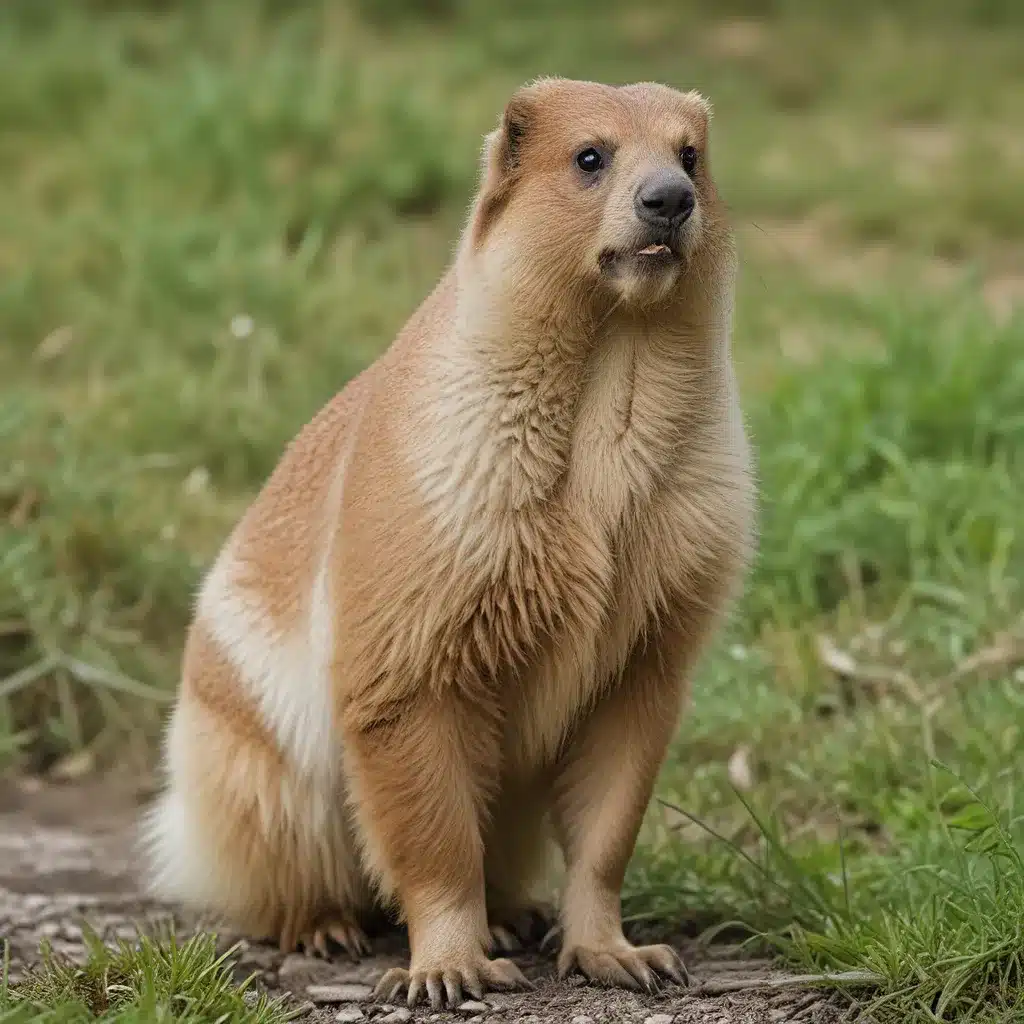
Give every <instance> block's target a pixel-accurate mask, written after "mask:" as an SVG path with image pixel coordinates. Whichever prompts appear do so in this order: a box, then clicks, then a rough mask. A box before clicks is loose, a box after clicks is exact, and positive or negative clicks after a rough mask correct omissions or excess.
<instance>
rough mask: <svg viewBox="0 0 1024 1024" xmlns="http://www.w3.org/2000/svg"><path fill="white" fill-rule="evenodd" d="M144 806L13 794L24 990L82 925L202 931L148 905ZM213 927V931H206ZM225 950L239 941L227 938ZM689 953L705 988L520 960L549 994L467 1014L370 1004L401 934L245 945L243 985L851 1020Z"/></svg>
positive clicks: (703, 1016)
mask: <svg viewBox="0 0 1024 1024" xmlns="http://www.w3.org/2000/svg"><path fill="white" fill-rule="evenodd" d="M139 799H140V798H139V797H138V795H137V794H136V793H134V792H132V791H131V790H130V789H128V788H127V787H124V786H122V787H120V788H119V787H117V786H115V785H112V784H110V783H107V782H104V783H103V784H102V785H101V784H97V783H89V784H83V783H76V784H72V785H63V786H52V785H47V784H41V783H38V782H34V781H28V782H26V781H24V780H20V781H13V782H12V781H2V780H0V939H4V938H6V939H8V940H9V943H10V948H11V968H12V977H13V980H16V979H17V978H18V976H19V975H20V973H21V972H23V971H24V970H25V968H26V966H28V965H29V964H30V963H31V962H32V961H33V959H34V958H35V957H36V956H37V954H38V949H39V944H40V942H41V941H42V940H43V939H44V938H45V939H48V940H49V941H50V943H51V944H52V945H53V947H54V949H55V950H56V951H58V952H61V953H65V954H67V955H69V956H71V957H76V956H80V955H81V954H82V952H83V942H82V931H81V923H82V922H83V921H86V922H88V923H89V924H90V925H91V926H92V927H93V928H94V929H95V930H96V931H97V932H98V933H99V934H101V935H103V936H104V937H106V938H110V939H113V938H114V937H116V936H120V937H122V938H131V937H133V936H134V935H135V934H136V930H137V928H139V927H143V928H146V927H154V926H159V925H162V924H167V923H170V922H173V923H174V925H175V927H176V928H177V929H178V931H179V934H181V933H182V932H183V931H184V930H187V929H193V928H197V927H202V926H203V922H198V921H195V920H191V921H190V920H185V919H184V918H182V917H181V916H180V915H175V914H174V913H173V912H172V911H170V910H169V909H168V908H166V907H161V906H159V905H156V904H153V903H152V902H149V901H147V900H146V899H145V898H143V897H142V896H141V895H140V893H139V886H138V882H137V879H136V878H135V875H134V868H135V859H134V856H133V847H132V836H133V826H134V823H135V821H136V820H137V815H138V805H139ZM207 924H209V922H207ZM221 935H222V939H223V941H224V942H225V944H228V943H232V942H234V941H236V938H237V937H235V936H231V935H229V934H225V933H221ZM676 945H677V946H678V948H679V949H680V951H681V952H682V954H683V956H684V959H685V960H686V961H687V964H688V966H689V968H690V971H691V974H692V976H693V980H692V984H691V986H690V988H689V989H683V988H675V987H672V988H666V989H665V990H663V991H662V992H661V993H659V994H657V995H639V994H634V993H632V992H620V991H609V990H603V989H600V988H595V987H592V986H589V985H587V984H585V983H584V982H583V981H582V979H573V980H571V981H568V982H558V981H557V980H556V979H555V978H554V977H553V965H552V963H551V960H550V958H547V957H543V956H541V955H540V954H539V953H536V952H527V953H525V954H523V955H522V956H521V957H517V960H518V962H519V964H520V966H521V967H522V968H523V970H524V972H525V973H526V974H527V975H528V976H529V977H530V978H531V979H532V980H533V981H534V982H535V984H536V988H535V989H534V990H533V991H531V992H527V993H521V994H500V995H488V996H487V997H486V1000H485V1002H484V1003H476V1002H470V1003H467V1004H465V1005H464V1006H463V1007H460V1008H459V1010H458V1011H457V1012H452V1013H441V1014H438V1013H435V1012H433V1011H431V1010H430V1009H425V1008H420V1009H419V1010H417V1011H416V1012H415V1013H413V1014H410V1013H409V1011H407V1010H406V1009H405V1008H404V1007H388V1006H382V1005H380V1004H377V1003H373V1002H371V1001H370V998H369V993H370V986H372V985H373V983H374V982H375V981H376V980H377V978H378V977H380V975H381V974H382V973H383V972H384V971H385V970H387V969H388V968H389V967H392V966H395V965H397V964H400V963H402V962H404V961H405V959H406V957H407V949H406V947H405V944H404V938H403V936H402V935H401V934H400V933H397V932H396V933H394V934H388V935H383V936H378V937H377V938H376V939H375V941H374V949H375V952H374V955H373V956H371V957H368V958H366V959H364V960H363V961H362V962H361V963H358V964H356V963H351V962H349V961H348V960H346V959H339V960H337V961H332V962H328V961H324V960H316V959H311V958H307V957H305V956H301V955H291V956H282V955H281V954H279V953H278V952H277V951H276V950H275V949H272V948H270V947H268V946H264V945H260V944H256V943H248V942H244V941H243V942H242V946H241V950H240V954H239V957H240V959H239V964H238V971H239V974H240V975H241V976H247V975H249V974H252V973H253V972H255V973H256V974H257V975H258V977H259V982H260V984H262V985H263V986H264V987H265V988H266V989H267V990H269V991H270V992H272V993H274V994H278V993H282V992H288V993H290V998H292V999H294V1000H295V1002H296V1003H297V1004H298V1005H301V1006H302V1007H304V1010H303V1014H302V1016H301V1017H300V1018H299V1019H301V1020H304V1021H307V1022H310V1024H312V1022H321V1021H324V1022H326V1021H359V1020H367V1021H369V1020H371V1019H372V1020H373V1022H374V1024H384V1022H386V1024H396V1022H401V1021H420V1020H437V1021H454V1020H462V1021H467V1022H475V1024H477V1022H483V1021H488V1022H493V1024H505V1022H508V1024H512V1022H524V1024H525V1022H529V1024H563V1022H564V1024H600V1022H604V1021H635V1022H637V1024H691V1022H697V1021H700V1022H702V1024H705V1022H706V1024H763V1022H778V1021H801V1022H810V1024H826V1022H835V1021H838V1020H840V1019H841V1018H842V1017H844V1016H845V1014H846V1007H845V1005H844V1003H843V1002H842V1001H841V1000H840V999H839V996H838V994H835V995H831V996H830V994H829V993H828V992H820V991H815V990H813V989H810V988H808V987H807V986H806V985H803V984H800V983H799V981H798V979H795V978H793V977H791V976H787V975H785V974H783V973H781V972H779V971H776V970H774V969H773V968H772V967H771V965H770V964H768V963H766V962H763V961H753V960H749V959H746V960H744V959H739V958H737V957H736V955H735V950H733V949H730V948H728V947H722V948H718V949H713V950H712V951H710V952H708V951H704V952H703V953H698V951H696V950H695V949H693V948H688V946H687V944H686V943H685V942H682V941H680V942H677V943H676Z"/></svg>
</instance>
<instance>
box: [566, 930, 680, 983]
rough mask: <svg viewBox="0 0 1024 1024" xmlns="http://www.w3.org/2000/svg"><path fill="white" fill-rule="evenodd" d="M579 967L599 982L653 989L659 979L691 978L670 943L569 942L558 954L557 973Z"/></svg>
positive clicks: (591, 978)
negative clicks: (639, 944) (653, 944)
mask: <svg viewBox="0 0 1024 1024" xmlns="http://www.w3.org/2000/svg"><path fill="white" fill-rule="evenodd" d="M573 970H579V971H580V972H581V973H582V974H585V975H586V976H587V977H588V978H589V979H590V980H591V981H593V982H596V983H597V984H599V985H608V986H618V987H620V988H632V989H645V990H646V991H648V992H653V991H655V990H656V989H657V988H658V984H659V979H660V978H662V977H665V978H670V979H671V980H672V981H674V982H676V984H678V985H688V984H689V981H690V978H689V974H688V973H687V971H686V966H685V965H684V964H683V961H682V960H681V959H680V956H679V954H678V953H677V952H676V951H675V950H674V949H673V948H672V947H671V946H663V945H658V946H633V945H631V944H630V943H629V942H627V941H626V939H625V938H624V937H623V938H620V939H619V940H618V941H614V942H608V943H586V944H582V943H576V944H574V943H569V942H567V943H566V944H565V945H564V946H563V947H562V951H561V953H560V954H559V956H558V975H559V977H560V978H564V977H566V975H568V974H570V973H571V972H572V971H573Z"/></svg>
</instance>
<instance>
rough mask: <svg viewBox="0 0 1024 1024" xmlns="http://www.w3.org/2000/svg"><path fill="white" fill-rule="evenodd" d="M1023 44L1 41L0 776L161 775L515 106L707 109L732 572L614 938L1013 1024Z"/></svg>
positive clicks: (899, 1012)
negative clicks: (269, 552) (272, 474)
mask: <svg viewBox="0 0 1024 1024" xmlns="http://www.w3.org/2000/svg"><path fill="white" fill-rule="evenodd" d="M1021 10H1022V8H1021V7H1020V5H1019V4H1015V3H1011V2H1003V0H986V2H985V3H968V2H967V0H962V2H961V0H945V2H943V3H939V4H937V5H936V4H925V3H924V2H923V0H913V2H910V0H908V2H905V3H902V4H899V5H896V6H894V5H892V4H885V3H882V2H881V0H873V2H871V3H867V4H862V5H856V7H851V6H850V5H845V6H843V7H839V6H837V5H836V6H833V5H831V4H828V3H827V2H826V0H780V2H775V3H771V4H768V3H757V2H756V0H730V2H728V3H726V4H724V5H723V4H711V3H710V2H703V0H694V2H692V3H689V4H684V3H675V2H673V3H670V2H668V0H650V2H646V3H643V4H641V5H611V4H597V5H596V6H595V4H594V3H593V2H588V3H586V4H584V3H582V2H579V3H577V2H569V3H564V4H560V5H558V11H557V13H553V11H552V10H551V9H550V8H549V7H548V6H547V5H541V4H540V3H539V2H534V0H531V2H529V3H525V4H520V5H516V6H515V13H511V12H506V13H501V14H499V13H497V11H498V9H497V8H493V7H491V6H490V5H478V4H475V3H468V2H459V0H421V2H418V3H417V2H414V0H388V2H387V3H369V2H360V3H355V2H354V0H353V2H352V3H335V4H326V3H323V4H321V3H315V2H307V3H301V4H294V5H283V4H279V3H274V2H271V0H265V2H263V3H262V4H259V5H256V4H251V5H250V4H242V3H241V0H225V2H224V3H218V4H207V5H202V4H199V3H193V2H189V0H176V2H175V0H160V2H158V0H149V2H148V3H147V2H142V0H138V2H135V3H131V2H123V0H122V2H112V0H82V2H80V3H77V4H71V3H67V4H58V3H39V2H27V0H25V2H14V3H9V4H7V5H4V8H3V11H2V12H0V381H2V383H0V763H2V764H4V765H6V766H8V768H9V770H12V771H13V770H21V769H28V770H33V771H47V770H49V769H51V768H52V767H53V766H54V765H55V764H56V763H58V762H59V761H60V759H61V758H63V757H65V756H67V755H68V754H69V753H71V752H73V751H76V750H80V749H82V748H86V749H88V750H89V751H90V753H91V754H92V755H93V756H94V758H95V759H96V761H97V762H98V763H100V764H108V763H114V762H117V761H123V760H126V759H129V760H134V761H136V762H139V761H141V762H146V761H148V760H149V759H151V757H152V751H153V740H154V737H155V735H156V731H157V727H158V724H159V721H160V716H161V714H162V711H163V708H164V705H165V702H166V696H167V695H168V694H170V693H172V692H173V686H174V683H175V677H176V671H177V661H178V657H179V651H180V643H181V636H182V632H183V629H184V627H185V623H186V621H187V618H188V615H189V610H190V605H191V599H192V594H193V592H194V587H195V584H196V581H197V579H198V576H199V574H200V573H201V571H202V569H203V567H204V566H205V565H206V564H208V562H209V559H210V558H211V557H212V555H213V553H214V552H215V551H216V548H217V545H218V544H219V543H220V541H221V540H222V539H223V537H224V535H225V534H226V532H227V530H228V529H229V528H230V526H231V524H232V523H233V521H234V520H235V518H236V517H237V515H238V514H239V512H240V510H241V509H242V508H243V507H244V505H245V503H246V501H247V500H248V499H249V497H250V496H251V495H252V493H253V492H254V490H255V489H256V488H257V487H258V486H259V485H260V483H261V482H262V480H263V479H264V478H265V477H266V475H267V473H268V472H269V471H270V469H271V467H272V466H273V464H274V462H275V461H276V459H277V457H278V456H279V454H280V451H281V449H282V447H283V445H284V444H285V443H286V441H287V440H288V439H289V438H290V437H291V436H292V435H293V434H294V433H295V431H296V430H297V428H298V427H299V426H300V425H301V423H302V422H304V421H305V420H306V419H307V418H308V417H309V416H310V415H311V413H312V412H313V411H314V410H315V409H316V408H317V407H318V406H319V405H320V404H321V403H322V402H323V401H324V400H325V399H326V398H327V397H328V396H329V395H330V394H331V393H333V391H335V390H336V389H337V388H338V387H340V386H341V385H342V384H343V383H344V381H345V380H346V379H347V378H348V377H350V376H351V375H352V374H353V373H354V372H355V371H356V370H358V368H359V367H360V366H362V365H364V364H365V362H366V361H367V360H368V359H370V358H372V357H373V355H374V354H375V353H376V352H378V351H380V349H381V348H382V347H383V346H384V345H386V344H387V342H388V341H389V340H390V338H391V337H392V335H393V333H394V331H395V330H396V329H397V328H398V327H399V326H400V325H401V323H402V321H403V320H404V319H405V318H406V316H407V315H408V313H409V312H410V311H411V310H412V308H413V307H414V306H415V305H416V303H417V302H418V301H419V300H420V299H421V298H422V296H423V295H424V294H425V293H426V291H427V290H428V289H429V288H430V286H431V285H432V284H433V282H434V280H435V279H436V277H437V275H438V274H439V272H440V270H441V268H442V267H443V265H444V263H445V262H446V260H447V259H448V256H449V254H450V252H451V246H452V243H453V240H454V237H455V234H456V232H457V230H458V228H459V225H460V223H461V220H462V218H463V216H464V212H465V208H466V204H467V202H468V199H469V196H470V192H471V189H472V185H473V177H474V174H475V167H476V160H477V150H478V146H479V143H480V140H481V137H482V135H483V133H484V132H486V131H487V130H488V129H489V128H490V127H491V126H492V124H493V123H494V121H495V119H496V117H497V114H498V111H499V110H500V108H501V105H502V103H503V102H504V100H505V98H506V97H507V95H508V94H509V92H510V91H511V90H512V89H513V88H514V87H515V86H516V85H517V84H519V83H520V82H522V81H524V80H526V79H528V78H530V77H532V76H534V75H537V74H541V73H562V74H569V75H576V76H581V77H595V78H601V79H605V80H609V81H626V80H635V79H640V78H656V79H662V80H664V81H667V82H670V83H672V84H677V85H680V86H687V87H688V86H696V87H698V88H701V89H702V90H704V91H705V92H707V93H708V94H709V95H710V96H711V97H712V99H713V101H714V103H715V111H716V122H715V127H714V142H713V145H714V164H715V169H716V174H717V176H718V178H719V180H720V182H721V186H722V189H723V191H724V193H725V195H726V197H727V199H728V201H729V202H730V204H731V207H732V209H733V214H734V220H735V223H736V227H737V234H738V237H739V242H740V247H741V254H742V266H743V269H742V275H741V282H740V295H739V305H738V310H737V320H736V358H737V363H738V366H739V372H740V376H741V381H742V385H743V390H744V397H745V405H746V409H747V412H748V417H749V419H750V424H751V430H752V434H753V437H754V440H755V443H756V446H757V451H758V458H759V463H760V473H761V478H762V485H763V488H762V489H763V515H762V543H761V552H760V557H759V560H758V563H757V565H756V567H755V568H754V570H753V572H752V575H751V578H750V580H749V584H748V587H747V591H746V593H745V595H744V598H743V600H742V602H741V603H740V606H739V607H738V609H737V611H736V614H735V616H734V618H733V621H732V623H731V624H730V627H729V630H728V632H727V635H725V636H724V637H723V638H722V641H721V642H720V643H719V644H718V646H717V648H716V650H715V652H714V653H713V654H712V656H710V657H709V659H708V660H707V662H706V664H705V665H704V666H703V668H702V670H701V672H700V675H699V678H698V679H697V680H696V682H695V685H694V701H693V708H692V713H691V715H690V716H689V718H688V720H687V721H686V722H685V724H684V725H683V727H682V728H681V731H680V735H679V738H678V742H677V744H676V745H675V747H674V749H673V753H672V756H671V758H670V761H669V763H668V764H667V765H666V768H665V771H664V773H663V775H662V778H661V781H660V784H659V790H658V793H659V796H660V797H661V799H662V800H663V801H664V802H665V803H664V804H658V805H656V806H655V808H653V809H652V813H651V815H650V820H649V822H648V826H647V828H646V831H645V836H644V840H643V843H642V845H641V848H640V850H639V851H638V854H637V857H636V860H635V863H634V867H633V870H632V873H631V876H630V891H629V904H630V909H631V911H632V912H634V913H635V914H638V915H655V916H659V917H662V918H665V917H670V918H674V919H680V918H682V919H685V920H687V921H690V922H692V923H693V924H694V926H695V927H706V926H707V927H710V926H720V925H722V924H723V923H724V922H728V921H734V920H740V921H743V922H745V924H746V926H747V927H748V929H752V930H753V931H754V932H755V933H759V934H763V935H764V936H765V937H766V939H767V941H769V942H771V943H774V945H775V948H777V949H779V950H780V951H781V952H782V953H783V954H785V955H786V956H788V957H790V958H791V959H793V960H794V961H795V962H799V963H803V964H804V965H805V966H807V967H809V968H814V969H819V968H823V967H829V968H853V969H859V970H868V971H871V972H873V973H875V974H877V975H878V976H879V977H880V979H881V983H880V985H879V987H878V988H877V990H876V991H875V992H874V994H867V995H864V994H862V996H863V998H868V999H875V998H878V999H881V1000H882V1001H881V1002H880V1003H879V1004H878V1005H877V1006H876V1008H875V1009H874V1010H873V1011H872V1013H873V1014H874V1016H875V1019H876V1020H879V1021H882V1020H891V1021H894V1022H895V1021H904V1020H908V1021H917V1020H920V1021H925V1020H934V1019H935V1016H934V1015H933V1011H934V1014H938V1012H939V1010H940V1009H941V1010H942V1013H943V1014H944V1016H943V1017H942V1019H947V1020H951V1019H961V1020H972V1019H973V1020H978V1021H994V1020H1018V1021H1019V1020H1024V1010H1022V1009H1021V1008H1019V1007H1016V1008H1015V1007H1014V1005H1013V1004H1014V1001H1015V1000H1016V1001H1018V1002H1020V1001H1021V999H1022V996H1024V981H1022V979H1021V976H1020V969H1021V965H1020V962H1019V956H1020V954H1019V950H1020V948H1021V945H1022V943H1021V935H1020V929H1021V928H1022V927H1024V913H1022V909H1024V908H1022V886H1024V881H1022V871H1021V865H1020V860H1019V858H1020V851H1021V850H1022V849H1024V835H1022V827H1021V821H1020V815H1021V810H1020V798H1019V797H1018V796H1017V789H1018V788H1019V786H1020V784H1021V781H1022V769H1021V767H1020V758H1019V756H1018V751H1019V748H1020V744H1021V729H1022V728H1024V675H1022V672H1024V668H1022V667H1021V645H1022V644H1024V635H1022V634H1024V622H1022V610H1024V602H1022V600H1021V591H1020V586H1021V579H1022V570H1024V551H1022V537H1021V534H1022V530H1024V526H1022V517H1021V514H1020V506H1021V497H1022V486H1021V481H1022V480H1024V363H1022V361H1021V359H1020V355H1019V353H1020V352H1021V351H1024V317H1022V315H1021V313H1020V309H1019V303H1020V299H1021V297H1022V296H1024V264H1022V263H1021V257H1020V252H1021V243H1022V241H1024V214H1022V210H1024V207H1022V204H1021V202H1020V181H1021V175H1022V173H1024V133H1022V132H1021V131H1020V129H1019V128H1016V127H1015V126H1016V125H1017V124H1018V123H1019V111H1020V110H1021V109H1022V107H1024V79H1022V78H1021V76H1020V74H1019V72H1018V65H1019V56H1020V52H1021V50H1022V48H1024V17H1022V14H1021ZM938 765H942V766H944V767H938ZM972 794H973V795H972ZM666 805H671V807H674V808H678V809H679V810H672V809H671V807H669V806H666ZM688 816H689V817H688ZM691 817H692V818H696V819H698V820H699V821H700V822H701V823H703V824H702V825H697V824H695V823H694V822H693V821H692V820H691ZM709 830H710V831H709ZM716 837H717V838H716ZM746 858H750V859H746ZM762 941H764V940H762ZM208 952H209V951H208ZM118 955H122V956H123V955H124V954H123V953H122V954H118ZM147 955H149V956H156V955H158V954H157V953H156V952H153V951H152V950H151V951H150V952H149V953H148V954H147ZM160 955H164V954H160ZM58 973H59V972H58ZM39 992H40V993H42V990H41V989H40V990H39ZM44 995H45V994H42V995H41V996H40V998H44ZM82 998H85V997H84V996H83V997H82ZM44 1001H46V1000H45V998H44ZM51 1001H52V1000H51ZM86 1001H87V1000H86ZM125 1012H127V1011H125ZM71 1019H74V1018H71Z"/></svg>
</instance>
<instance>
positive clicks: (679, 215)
mask: <svg viewBox="0 0 1024 1024" xmlns="http://www.w3.org/2000/svg"><path fill="white" fill-rule="evenodd" d="M695 204H696V200H695V199H694V195H693V185H691V184H690V179H689V178H687V177H686V176H685V175H684V174H680V173H679V172H678V171H657V172H655V173H654V174H652V175H651V176H650V177H649V178H648V179H647V180H646V181H644V182H643V184H641V186H640V188H639V189H638V190H637V193H636V198H635V199H634V200H633V206H634V207H635V208H636V215H637V216H638V217H639V218H640V219H641V220H642V221H644V222H645V223H647V224H653V225H654V226H655V227H673V228H674V227H677V226H678V225H680V224H682V223H683V221H685V220H686V218H687V217H689V216H690V214H691V213H693V207H694V206H695Z"/></svg>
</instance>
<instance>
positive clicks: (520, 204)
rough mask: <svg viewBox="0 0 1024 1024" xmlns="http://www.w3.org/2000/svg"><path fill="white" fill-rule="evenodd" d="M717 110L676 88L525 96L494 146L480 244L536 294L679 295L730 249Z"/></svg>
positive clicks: (545, 89)
mask: <svg viewBox="0 0 1024 1024" xmlns="http://www.w3.org/2000/svg"><path fill="white" fill-rule="evenodd" d="M709 114H710V109H709V106H708V103H707V101H706V100H705V99H704V98H703V97H702V96H700V95H699V94H698V93H695V92H686V93H684V92H678V91H676V90H675V89H670V88H668V87H666V86H663V85H655V84H647V83H644V84H638V85H628V86H623V87H613V86H607V85H599V84H597V83H593V82H577V81H570V80H565V79H546V80H542V81H540V82H537V83H535V84H533V85H530V86H527V87H525V88H523V89H521V90H519V91H518V92H517V93H516V94H515V95H514V96H513V97H512V99H511V101H510V102H509V104H508V106H507V107H506V108H505V112H504V115H503V117H502V120H501V123H500V125H499V126H498V128H497V129H496V130H495V131H494V132H493V133H492V134H491V135H490V136H488V139H487V143H486V146H485V150H484V172H483V181H482V184H481V189H480V194H479V197H478V200H477V204H476V207H475V210H474V214H473V219H472V222H471V225H470V232H469V236H468V239H467V241H468V244H469V245H471V246H472V248H473V250H474V251H475V252H477V253H479V254H481V256H482V257H483V258H484V259H485V260H498V261H499V263H500V266H501V268H502V271H503V273H506V274H507V273H508V272H509V271H511V273H512V275H513V278H514V279H515V280H518V281H521V282H523V283H528V284H529V286H530V291H531V292H534V293H537V294H540V293H544V294H549V295H554V294H559V293H561V294H563V295H566V296H569V295H578V296H584V295H589V296H595V297H596V296H601V297H603V298H604V299H608V298H610V299H611V300H612V301H614V302H616V303H622V304H628V305H636V306H643V305H653V304H658V303H661V302H664V301H666V300H667V299H670V298H671V296H672V295H673V293H674V292H676V291H677V290H678V289H679V287H680V286H681V285H682V284H683V283H684V282H685V281H686V280H687V279H688V278H692V277H694V276H697V277H700V276H705V275H706V274H708V273H710V272H713V271H714V270H715V269H716V268H718V267H720V266H721V265H723V254H725V253H731V240H730V234H729V230H728V227H727V225H726V220H725V215H724V210H723V207H722V204H721V202H720V200H719V198H718V194H717V191H716V189H715V185H714V181H713V180H712V177H711V165H710V160H709V155H708V119H709ZM552 290H553V291H552Z"/></svg>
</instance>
